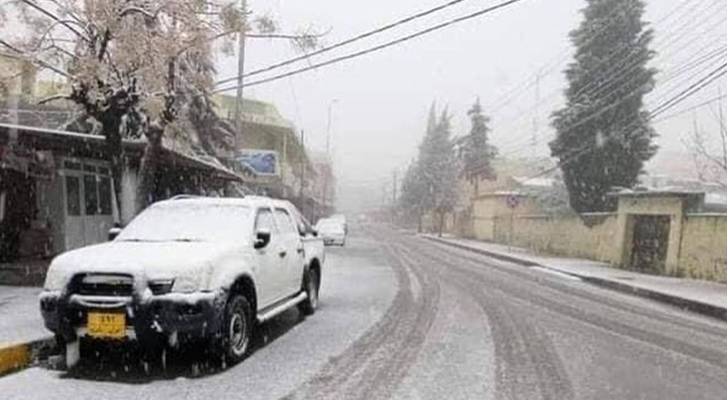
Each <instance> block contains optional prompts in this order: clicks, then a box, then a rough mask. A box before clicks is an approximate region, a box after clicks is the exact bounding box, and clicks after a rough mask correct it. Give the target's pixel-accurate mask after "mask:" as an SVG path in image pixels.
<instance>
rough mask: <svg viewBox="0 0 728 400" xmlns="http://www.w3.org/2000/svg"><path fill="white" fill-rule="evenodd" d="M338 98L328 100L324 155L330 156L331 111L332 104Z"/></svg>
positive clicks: (337, 100)
mask: <svg viewBox="0 0 728 400" xmlns="http://www.w3.org/2000/svg"><path fill="white" fill-rule="evenodd" d="M338 102H339V99H332V100H331V101H330V102H329V112H328V119H327V122H326V156H327V157H329V158H330V157H331V111H332V109H333V107H334V104H336V103H338Z"/></svg>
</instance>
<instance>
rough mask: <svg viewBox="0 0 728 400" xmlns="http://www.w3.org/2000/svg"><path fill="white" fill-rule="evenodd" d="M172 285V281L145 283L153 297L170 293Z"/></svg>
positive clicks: (159, 280) (155, 280)
mask: <svg viewBox="0 0 728 400" xmlns="http://www.w3.org/2000/svg"><path fill="white" fill-rule="evenodd" d="M173 285H174V279H154V280H150V281H149V282H148V283H147V286H149V290H151V291H152V294H154V295H160V294H167V293H169V292H171V291H172V286H173Z"/></svg>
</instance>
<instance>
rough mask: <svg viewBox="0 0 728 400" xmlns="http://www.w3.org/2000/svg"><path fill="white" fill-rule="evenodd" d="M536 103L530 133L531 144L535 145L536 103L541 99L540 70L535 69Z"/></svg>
mask: <svg viewBox="0 0 728 400" xmlns="http://www.w3.org/2000/svg"><path fill="white" fill-rule="evenodd" d="M535 97H536V105H535V106H534V110H533V133H532V134H531V135H532V136H531V146H533V147H536V144H537V143H538V139H537V137H538V122H539V121H538V105H539V102H540V101H541V70H540V69H539V70H538V71H536V96H535Z"/></svg>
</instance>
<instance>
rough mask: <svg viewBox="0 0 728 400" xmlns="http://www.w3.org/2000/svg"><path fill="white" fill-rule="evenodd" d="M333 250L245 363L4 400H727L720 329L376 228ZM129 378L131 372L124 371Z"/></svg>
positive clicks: (28, 373) (14, 382)
mask: <svg viewBox="0 0 728 400" xmlns="http://www.w3.org/2000/svg"><path fill="white" fill-rule="evenodd" d="M357 228H358V227H355V228H354V229H353V231H354V234H353V235H352V237H351V238H350V239H349V241H347V247H346V248H343V249H339V248H334V249H330V251H329V256H328V260H327V263H326V267H325V268H326V269H325V272H324V281H323V287H322V293H321V308H320V309H319V311H318V312H317V313H316V314H315V315H314V316H313V317H310V318H307V319H304V320H300V318H299V316H298V313H297V312H296V311H291V312H288V313H286V314H284V315H282V316H281V317H279V318H277V319H275V320H274V321H272V322H271V323H269V324H267V325H266V326H265V328H264V329H265V332H264V335H263V336H264V337H265V338H267V341H266V340H264V339H263V338H261V339H260V340H259V342H260V343H259V344H258V346H257V348H256V351H255V352H254V353H253V355H252V356H251V357H250V358H249V359H248V360H246V361H245V362H243V363H242V364H239V365H236V366H233V367H230V368H227V369H224V370H219V369H210V368H209V367H208V366H206V363H205V361H204V357H201V356H199V355H198V354H196V353H195V352H191V354H187V353H184V354H172V355H170V356H169V359H168V362H167V368H166V371H163V372H155V373H153V374H152V375H151V376H147V375H146V374H144V373H143V371H142V370H141V369H140V368H139V367H138V366H136V365H135V364H134V362H132V361H129V360H126V359H124V358H122V357H118V356H109V357H105V356H104V357H101V358H99V359H95V360H90V361H88V362H85V363H84V364H83V365H81V366H80V367H79V368H78V369H77V370H75V371H74V372H72V373H64V372H58V371H52V370H49V369H46V368H42V367H37V368H30V369H27V370H25V371H22V372H20V373H17V374H13V375H10V376H7V377H4V378H0V393H2V396H1V397H2V398H3V399H34V398H43V399H64V400H65V399H69V398H73V399H99V398H104V399H135V400H140V399H152V398H155V399H158V398H170V399H211V398H219V399H223V398H246V399H279V398H288V399H298V398H329V399H386V398H402V399H443V398H448V399H471V398H494V399H539V398H543V399H590V398H591V399H603V398H629V399H688V398H689V399H703V398H704V399H716V398H726V380H725V376H726V350H725V349H726V336H725V333H726V325H725V323H724V322H720V321H716V320H711V319H707V318H703V317H699V316H697V315H693V314H689V313H683V312H681V311H679V310H676V309H673V308H670V307H667V306H663V305H660V304H657V303H653V302H651V301H648V300H644V299H639V298H634V297H630V296H626V295H622V294H618V293H615V292H611V291H607V290H604V289H600V288H596V287H593V286H590V285H588V284H586V283H583V282H580V281H574V280H572V279H565V278H563V277H560V276H556V275H553V274H547V273H544V272H542V271H537V270H529V269H527V268H524V267H520V266H514V265H510V264H507V263H503V262H500V261H495V260H492V259H489V258H486V257H484V256H479V255H475V254H472V253H468V252H465V251H462V250H457V249H453V248H450V247H442V246H441V245H438V244H434V243H433V242H430V241H426V240H424V239H420V238H416V237H413V236H410V235H404V234H400V233H396V232H394V231H392V230H389V229H387V228H382V227H374V226H369V227H366V228H365V229H357ZM127 367H128V368H127Z"/></svg>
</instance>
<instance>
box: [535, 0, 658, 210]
mask: <svg viewBox="0 0 728 400" xmlns="http://www.w3.org/2000/svg"><path fill="white" fill-rule="evenodd" d="M644 8H645V7H644V2H643V1H642V0H587V6H586V8H584V9H583V10H582V13H583V16H584V19H583V20H582V22H581V24H580V26H579V27H578V28H577V29H575V30H573V31H572V32H571V33H570V38H571V42H572V43H573V44H574V46H575V48H576V53H575V56H574V61H573V62H572V63H571V64H569V66H568V67H567V69H566V71H565V74H566V78H567V80H568V88H567V89H566V91H565V96H566V105H565V107H564V108H562V109H560V110H558V111H556V112H555V113H554V114H553V116H552V117H553V121H552V123H553V126H554V128H555V129H556V132H557V134H556V139H554V140H553V141H552V142H551V143H550V144H549V145H550V148H551V155H552V156H554V157H556V158H558V159H559V164H560V166H561V170H562V172H563V176H564V181H565V184H566V187H567V190H568V192H569V203H570V204H571V207H572V208H573V209H574V210H575V211H577V212H587V211H604V210H607V209H609V208H610V202H609V201H608V199H607V196H606V195H607V193H608V192H609V191H610V190H611V189H612V188H614V187H633V186H634V185H635V184H636V183H637V180H638V177H639V174H640V173H641V172H642V167H643V165H644V163H645V162H646V161H647V160H649V159H650V158H651V157H652V156H653V155H654V154H655V152H656V150H657V147H656V146H655V145H654V144H653V143H652V141H653V139H654V137H655V136H656V134H655V132H654V130H653V129H652V128H651V126H650V125H649V123H648V112H647V111H646V110H644V103H643V97H644V96H645V94H646V93H648V92H649V91H651V90H652V88H653V86H654V75H655V72H656V71H655V70H654V69H652V68H648V67H647V63H648V61H649V60H650V59H651V58H652V57H653V56H654V54H655V53H654V52H653V51H652V50H650V49H649V44H650V42H651V40H652V37H653V32H652V29H650V28H648V27H647V26H646V24H645V22H644V21H643V20H642V16H643V13H644Z"/></svg>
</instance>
